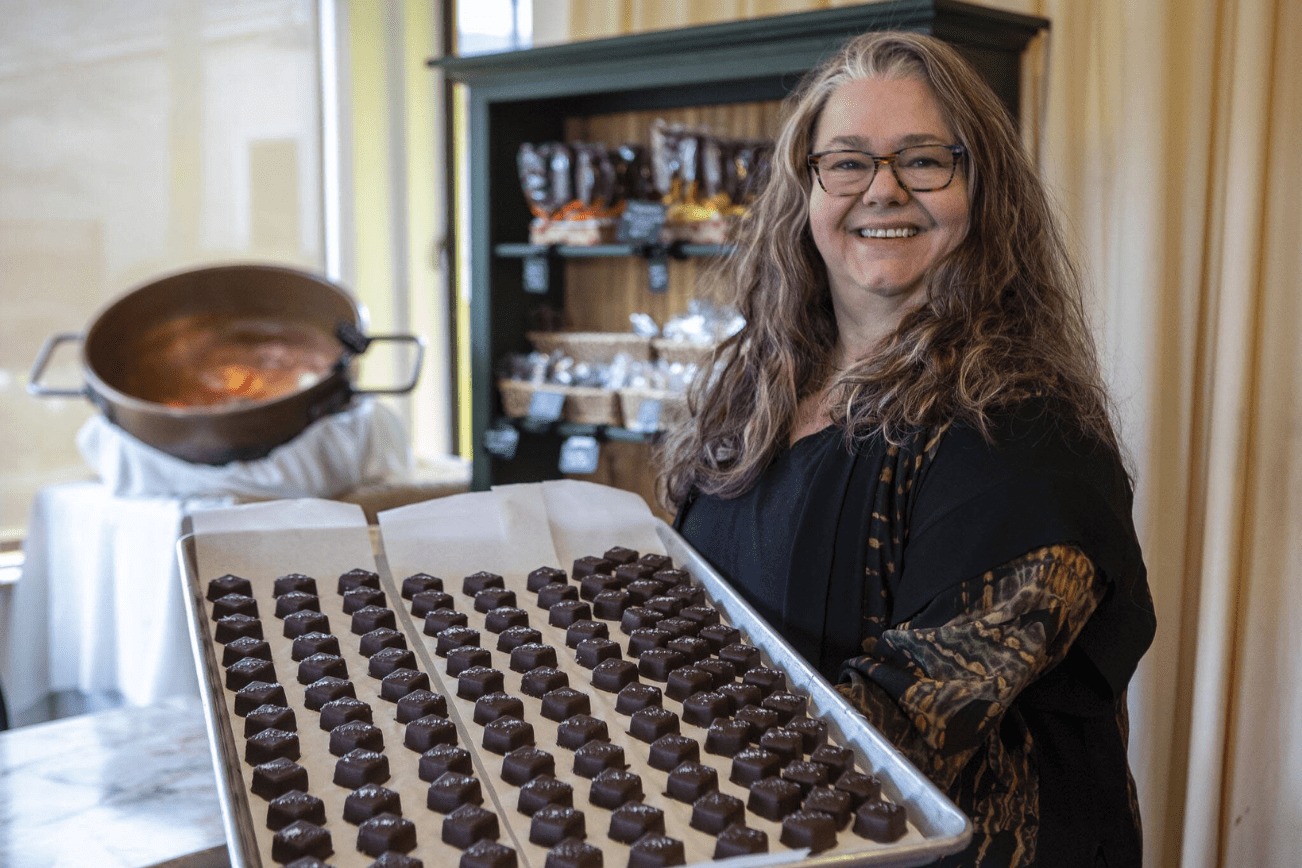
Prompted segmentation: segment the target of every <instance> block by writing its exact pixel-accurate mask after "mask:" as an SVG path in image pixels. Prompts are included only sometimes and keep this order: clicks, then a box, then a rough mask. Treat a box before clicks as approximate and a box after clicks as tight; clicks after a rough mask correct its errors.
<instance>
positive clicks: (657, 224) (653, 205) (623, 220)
mask: <svg viewBox="0 0 1302 868" xmlns="http://www.w3.org/2000/svg"><path fill="white" fill-rule="evenodd" d="M668 210H669V209H668V208H666V207H665V206H664V205H662V204H661V203H659V202H648V201H645V200H636V199H635V200H631V201H629V202H626V203H624V213H623V214H622V215H621V216H620V218H619V225H618V226H617V227H616V228H615V238H616V240H618V241H619V242H620V243H622V244H659V243H660V230H661V229H662V228H663V227H664V225H665V215H666V214H667V213H668Z"/></svg>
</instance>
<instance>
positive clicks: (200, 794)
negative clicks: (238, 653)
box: [0, 698, 230, 868]
mask: <svg viewBox="0 0 1302 868" xmlns="http://www.w3.org/2000/svg"><path fill="white" fill-rule="evenodd" d="M229 864H230V863H229V861H228V859H227V853H226V833H225V830H224V829H223V826H222V814H221V803H220V801H219V799H218V796H217V783H216V778H215V776H214V773H213V765H212V753H211V751H210V749H209V746H208V735H207V730H206V729H205V727H204V719H203V709H202V707H201V705H200V703H199V700H198V698H185V699H177V700H167V701H164V702H163V703H160V704H158V705H153V706H149V707H145V708H121V709H114V710H112V711H102V712H97V713H95V714H85V715H80V716H78V717H71V718H66V719H64V720H58V721H54V722H52V723H43V724H37V725H34V726H27V727H21V728H19V729H14V730H9V731H8V732H3V733H0V865H3V866H5V868H73V866H77V868H84V866H96V868H145V866H151V868H152V866H160V868H161V866H168V868H228V866H229Z"/></svg>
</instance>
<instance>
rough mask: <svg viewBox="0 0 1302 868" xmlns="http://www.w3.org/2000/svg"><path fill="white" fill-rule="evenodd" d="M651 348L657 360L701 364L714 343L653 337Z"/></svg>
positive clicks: (712, 348) (670, 362) (671, 362)
mask: <svg viewBox="0 0 1302 868" xmlns="http://www.w3.org/2000/svg"><path fill="white" fill-rule="evenodd" d="M651 349H652V350H653V351H654V353H655V357H656V361H659V362H667V363H669V364H673V363H675V362H679V363H681V364H684V365H700V364H702V363H703V362H704V361H705V359H706V358H707V357H708V356H709V355H710V353H711V351H713V350H714V345H713V344H698V343H696V342H695V341H671V340H669V339H668V338H653V339H652V340H651Z"/></svg>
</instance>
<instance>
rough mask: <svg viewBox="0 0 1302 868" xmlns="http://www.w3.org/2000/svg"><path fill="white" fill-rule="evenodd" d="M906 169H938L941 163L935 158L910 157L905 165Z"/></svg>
mask: <svg viewBox="0 0 1302 868" xmlns="http://www.w3.org/2000/svg"><path fill="white" fill-rule="evenodd" d="M904 167H905V168H906V169H938V168H940V161H939V160H937V159H936V158H935V157H910V158H909V159H908V162H906V163H904Z"/></svg>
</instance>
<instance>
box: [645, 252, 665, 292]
mask: <svg viewBox="0 0 1302 868" xmlns="http://www.w3.org/2000/svg"><path fill="white" fill-rule="evenodd" d="M646 278H647V286H648V288H650V290H651V291H652V292H664V291H666V290H667V289H669V257H668V256H666V255H665V254H663V253H658V254H656V255H655V256H651V257H648V258H647V264H646Z"/></svg>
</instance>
